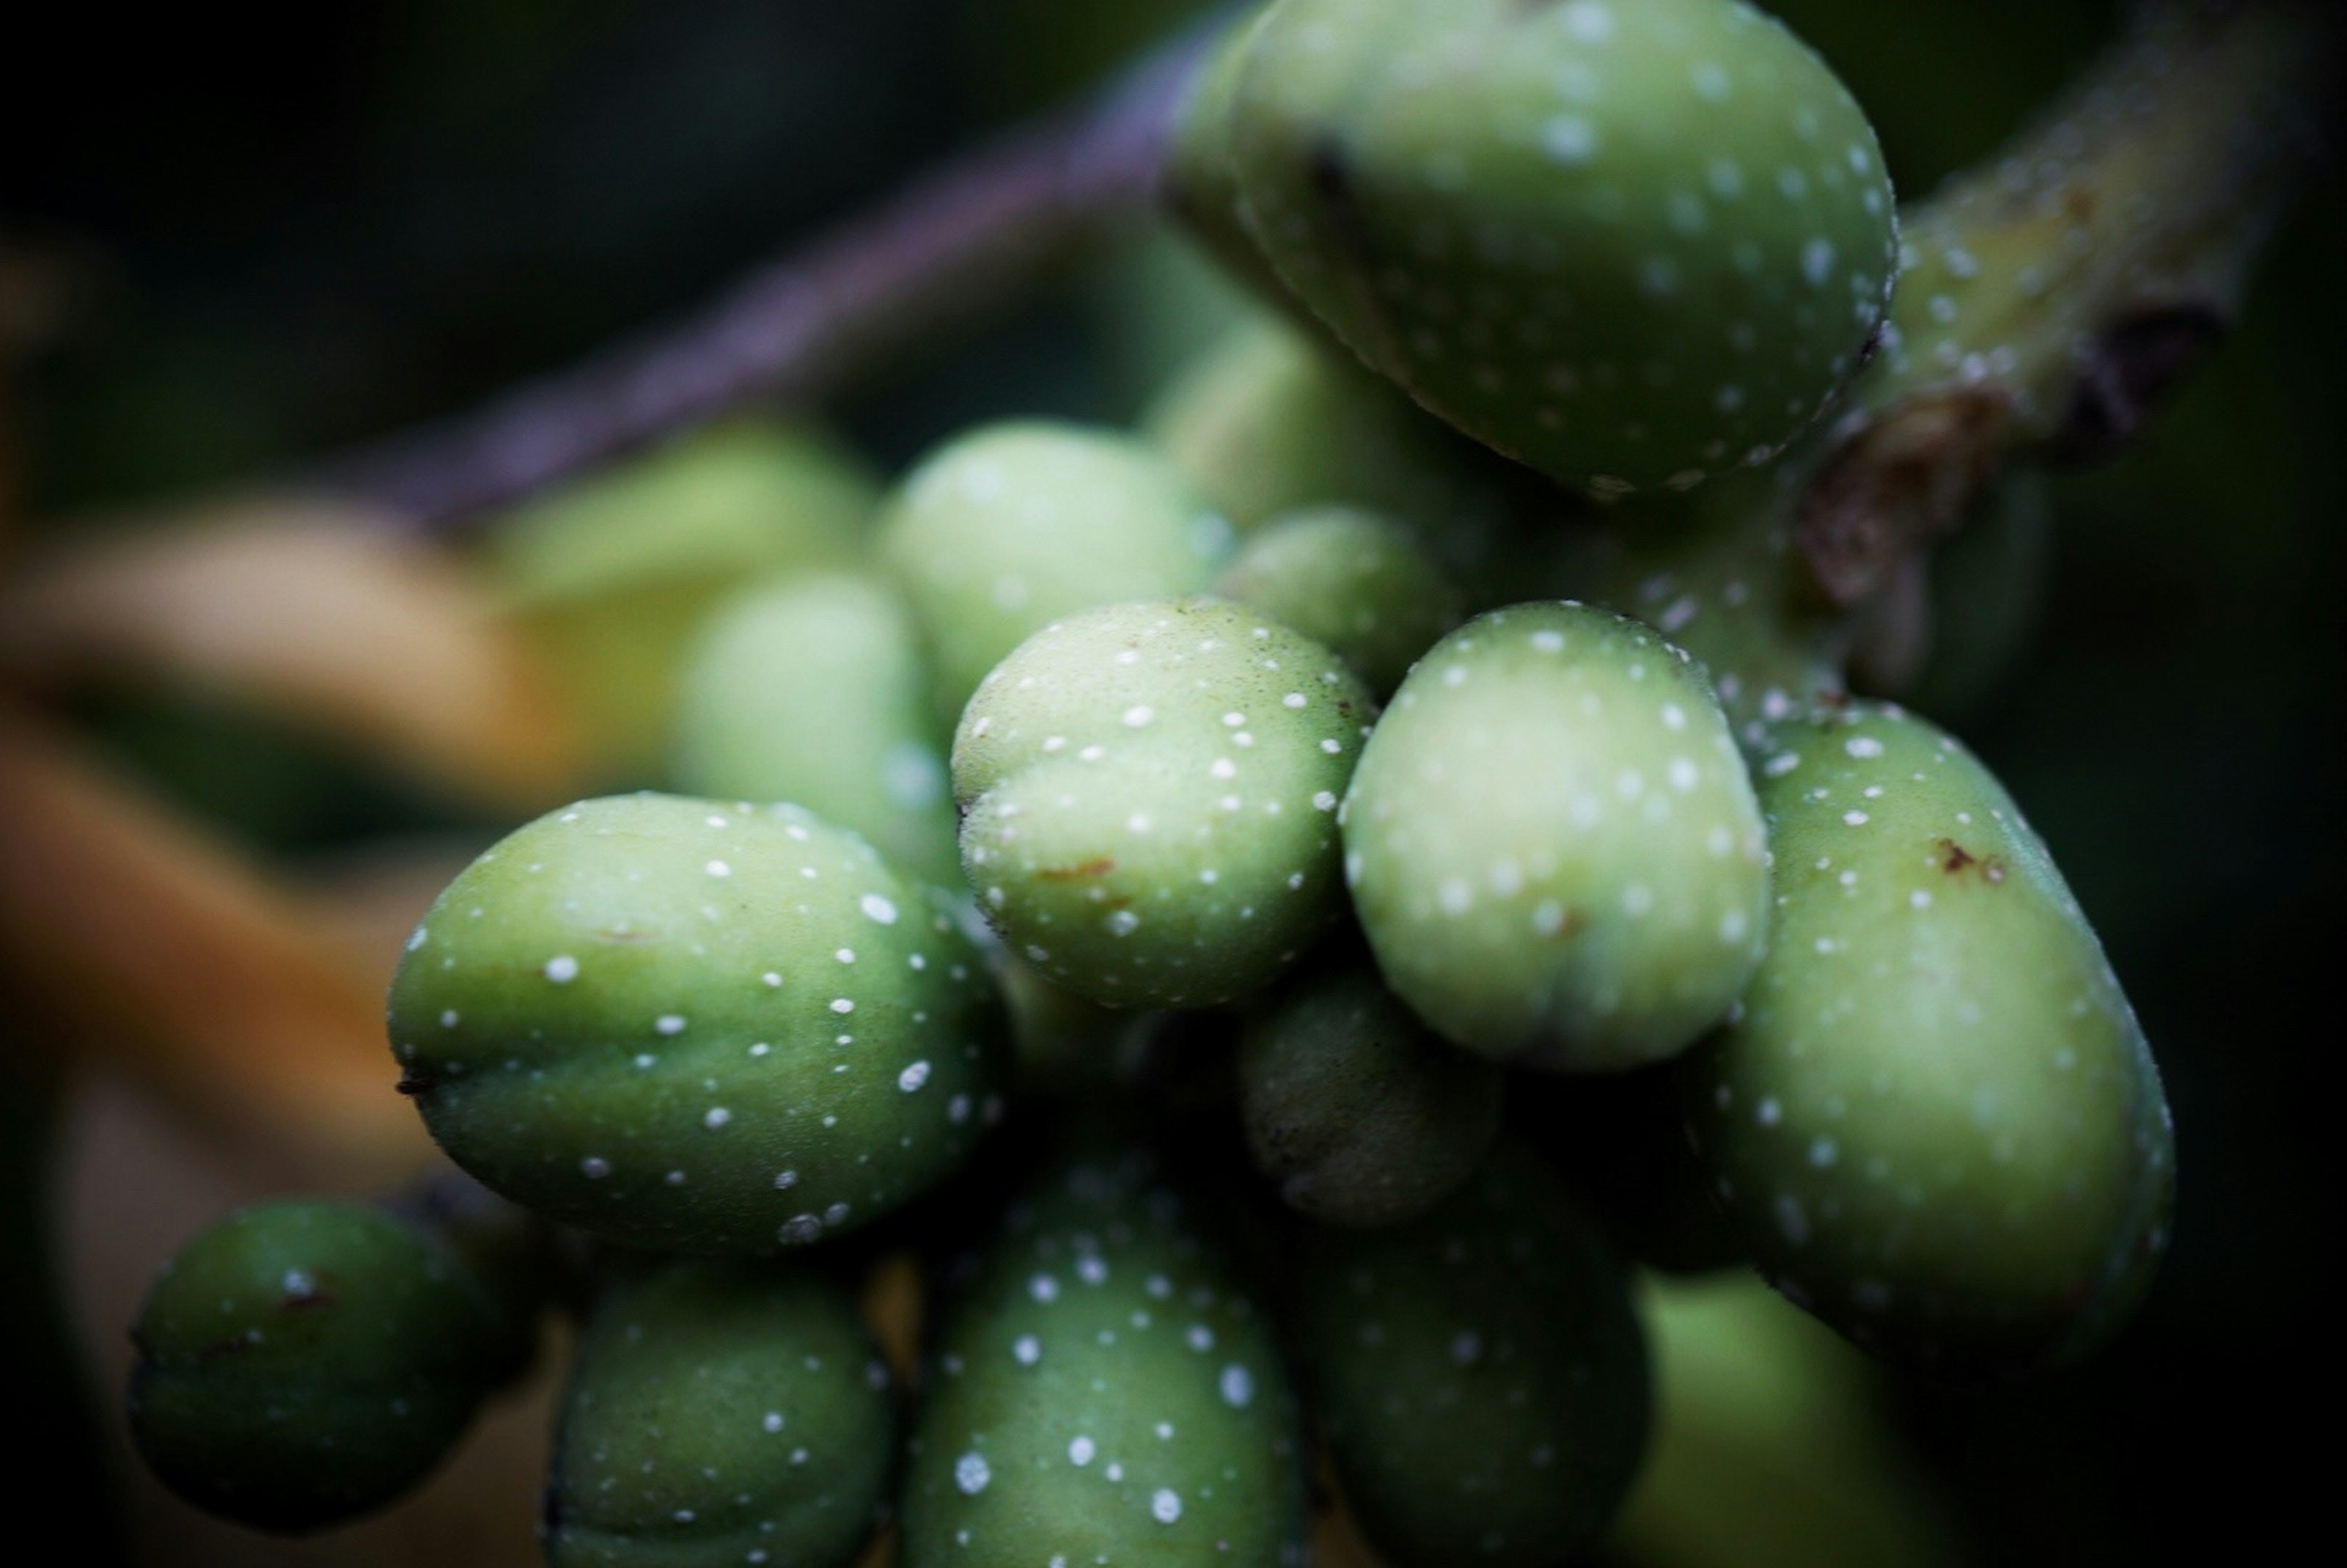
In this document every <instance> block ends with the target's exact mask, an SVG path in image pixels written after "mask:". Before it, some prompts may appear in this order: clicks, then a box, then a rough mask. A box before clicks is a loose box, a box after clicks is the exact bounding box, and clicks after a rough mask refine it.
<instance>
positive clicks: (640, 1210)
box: [391, 794, 1000, 1253]
mask: <svg viewBox="0 0 2347 1568" xmlns="http://www.w3.org/2000/svg"><path fill="white" fill-rule="evenodd" d="M999 1028H1000V1022H999V1007H998V1004H997V1002H996V999H995V997H994V995H993V989H992V987H991V985H990V984H989V981H988V979H987V977H986V973H985V967H984V963H983V961H982V960H981V959H980V958H979V955H978V953H977V952H976V951H975V949H973V948H971V946H970V944H969V940H968V939H967V938H964V937H963V936H962V935H961V933H960V931H959V930H958V928H957V927H956V926H955V925H954V923H953V922H952V921H951V920H950V919H948V917H947V916H946V915H945V914H944V913H942V912H941V911H939V910H938V909H935V908H933V907H931V905H930V902H929V899H928V895H927V894H926V893H925V892H924V891H923V889H922V888H921V886H919V885H918V884H917V883H915V882H913V881H911V880H910V879H908V878H907V877H905V876H902V875H900V874H899V873H897V872H896V871H894V870H892V869H891V868H890V867H889V866H888V865H887V862H885V861H884V860H882V859H881V858H880V856H878V855H877V854H876V852H875V851H874V850H873V849H872V847H871V846H870V845H867V844H866V843H865V842H864V840H862V839H861V838H858V837H856V835H853V834H849V833H846V832H843V831H841V830H840V829H838V828H835V827H831V826H829V825H825V823H824V822H823V821H821V820H820V819H819V818H817V817H815V815H812V814H810V813H808V812H805V811H803V810H801V809H800V808H798V807H796V806H792V805H775V806H750V805H742V804H723V803H720V802H715V801H706V800H694V799H689V798H686V797H683V796H679V795H654V794H641V795H627V796H617V797H612V798H608V799H603V800H591V801H582V802H580V803H579V804H577V805H573V806H570V807H568V808H566V809H564V810H561V811H558V812H553V813H549V814H548V815H546V816H543V817H540V818H539V819H538V821H536V822H534V823H531V824H529V825H528V826H526V827H523V828H521V829H519V830H518V831H517V832H515V833H513V834H512V835H509V836H507V838H506V839H505V840H503V841H502V842H501V843H499V844H498V845H497V846H496V847H495V848H493V849H491V850H490V851H488V852H487V854H486V855H484V856H481V858H480V859H478V860H477V861H475V862H474V863H473V865H472V866H469V867H468V868H466V871H465V872H464V873H463V874H462V875H460V876H458V877H457V878H456V881H455V882H453V883H451V884H450V885H449V886H448V888H447V890H446V892H444V893H443V894H442V895H441V896H440V898H439V900H438V901H437V902H436V903H435V904H434V905H433V907H432V909H431V912H430V913H429V914H427V915H426V916H425V918H424V923H423V924H422V925H421V926H419V927H416V931H415V936H414V937H413V938H411V939H410V941H409V944H408V948H407V951H406V953H405V956H404V957H403V958H402V960H401V963H400V967H399V972H398V975H397V977H396V979H395V980H394V982H393V985H392V993H391V1038H392V1042H393V1046H394V1049H395V1050H396V1052H397V1054H398V1056H399V1059H400V1061H401V1062H402V1063H403V1064H404V1065H405V1068H406V1070H407V1077H406V1079H405V1081H404V1083H403V1087H404V1088H405V1090H406V1091H408V1092H409V1093H411V1094H413V1095H414V1096H415V1102H416V1104H417V1107H418V1108H419V1109H420V1110H421V1111H422V1112H423V1113H424V1120H425V1123H426V1125H428V1126H429V1127H430V1128H431V1130H432V1134H433V1136H434V1137H435V1138H436V1139H438V1140H439V1142H440V1144H441V1146H442V1147H443V1148H444V1149H446V1151H447V1152H448V1153H449V1155H450V1157H451V1158H453V1159H455V1160H456V1163H458V1164H460V1165H462V1166H464V1167H465V1168H466V1170H468V1171H470V1172H471V1173H473V1174H474V1175H475V1176H477V1177H478V1178H479V1179H480V1181H481V1182H482V1184H484V1185H487V1186H488V1187H490V1188H491V1189H493V1190H495V1191H497V1192H499V1193H502V1194H505V1195H506V1196H507V1197H509V1198H512V1199H513V1200H515V1201H516V1202H518V1203H521V1204H528V1206H529V1207H531V1208H534V1209H536V1210H538V1212H539V1213H541V1214H546V1215H548V1217H549V1218H552V1219H556V1220H559V1221H561V1222H563V1223H565V1224H569V1225H579V1226H580V1227H581V1228H583V1229H586V1230H589V1231H593V1232H595V1233H596V1234H598V1235H604V1236H608V1237H610V1238H611V1239H613V1240H616V1241H620V1242H623V1243H626V1244H628V1245H636V1246H647V1247H657V1248H664V1249H671V1250H676V1251H685V1252H703V1253H766V1252H773V1251H774V1250H776V1249H778V1248H781V1247H788V1246H795V1245H801V1244H803V1243H805V1242H810V1241H814V1240H815V1239H817V1238H818V1237H820V1236H824V1235H831V1234H835V1233H837V1232H839V1231H842V1230H846V1229H849V1228H851V1227H853V1226H855V1225H861V1224H863V1223H864V1222H865V1221H866V1220H869V1219H872V1218H873V1217H875V1216H876V1215H877V1214H883V1213H885V1212H887V1210H889V1209H891V1208H893V1207H895V1206H896V1205H897V1204H900V1203H902V1202H904V1201H905V1200H907V1198H910V1197H912V1196H913V1195H914V1194H917V1193H918V1192H920V1191H921V1190H923V1189H924V1188H926V1187H928V1185H929V1184H932V1183H934V1182H936V1181H937V1180H938V1179H939V1178H940V1177H942V1176H944V1175H945V1174H946V1173H948V1171H950V1170H951V1169H953V1167H954V1166H955V1165H957V1164H958V1163H960V1161H961V1159H962V1157H963V1156H964V1155H965V1154H967V1153H969V1150H970V1148H971V1146H972V1145H973V1144H974V1143H976V1142H977V1140H978V1137H979V1132H980V1131H981V1129H982V1128H983V1127H984V1126H985V1125H986V1124H987V1123H988V1122H989V1120H991V1118H992V1116H993V1114H994V1112H995V1109H996V1106H997V1098H996V1097H997V1094H998V1091H999V1072H1000V1050H999Z"/></svg>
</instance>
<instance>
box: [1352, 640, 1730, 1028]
mask: <svg viewBox="0 0 2347 1568" xmlns="http://www.w3.org/2000/svg"><path fill="white" fill-rule="evenodd" d="M1344 825H1345V869H1346V877H1347V880H1348V882H1349V883H1350V885H1351V886H1352V891H1353V904H1354V908H1355V910H1356V912H1357V913H1358V916H1359V917H1360V922H1361V928H1362V929H1363V931H1365V932H1366V933H1367V934H1368V938H1369V945H1370V946H1371V948H1374V949H1375V950H1376V952H1377V957H1378V968H1380V969H1382V970H1383V971H1384V973H1385V977H1386V982H1387V983H1388V984H1389V985H1390V986H1391V987H1393V989H1394V990H1395V992H1396V993H1397V994H1399V996H1400V997H1401V999H1403V1000H1404V1001H1406V1002H1408V1003H1409V1005H1410V1007H1411V1008H1412V1009H1414V1010H1415V1011H1416V1012H1417V1013H1418V1014H1419V1017H1421V1018H1423V1019H1424V1020H1426V1021H1427V1022H1428V1023H1429V1024H1430V1025H1432V1026H1433V1028H1434V1029H1435V1030H1437V1031H1438V1032H1440V1033H1441V1034H1443V1035H1445V1036H1447V1037H1448V1038H1449V1039H1450V1040H1453V1041H1455V1042H1457V1043H1458V1044H1460V1045H1462V1046H1465V1047H1466V1048H1467V1049H1469V1050H1473V1051H1476V1052H1478V1053H1480V1054H1481V1055H1484V1056H1489V1057H1493V1058H1496V1059H1499V1060H1501V1061H1517V1062H1521V1063H1523V1064H1525V1065H1529V1066H1541V1067H1551V1068H1560V1069H1564V1070H1568V1071H1624V1070H1627V1069H1629V1068H1634V1067H1638V1066H1642V1065H1644V1064H1645V1063H1647V1062H1651V1061H1659V1060H1661V1059H1663V1058H1665V1057H1667V1056H1670V1055H1671V1054H1673V1053H1674V1052H1676V1051H1677V1050H1681V1049H1683V1048H1684V1047H1686V1045H1687V1044H1689V1043H1690V1042H1691V1041H1693V1040H1695V1038H1696V1036H1697V1035H1698V1034H1700V1033H1702V1032H1703V1030H1706V1028H1708V1027H1710V1025H1711V1024H1712V1023H1714V1022H1715V1021H1716V1020H1717V1019H1718V1018H1719V1017H1720V1015H1721V1014H1722V1013H1724V1012H1726V1011H1727V1008H1728V1006H1729V1005H1730V1004H1731V1003H1733V1002H1734V1001H1735V999H1736V998H1737V995H1738V993H1740V992H1741V991H1742V990H1743V989H1744V985H1745V982H1746V981H1747V979H1749V978H1750V976H1751V974H1752V969H1753V966H1754V965H1755V964H1757V963H1758V961H1759V957H1760V951H1761V948H1762V946H1763V944H1764V939H1765V937H1766V932H1767V925H1768V849H1767V845H1766V843H1765V840H1764V837H1763V835H1762V832H1761V825H1760V813H1759V808H1758V805H1757V804H1756V803H1755V802H1754V800H1753V795H1752V786H1751V784H1750V782H1749V780H1748V779H1747V776H1746V774H1745V768H1744V763H1743V760H1742V758H1741V757H1740V756H1739V755H1738V754H1737V750H1736V744H1735V742H1734V741H1733V740H1732V739H1731V738H1730V737H1729V735H1728V733H1727V721H1726V720H1725V719H1724V718H1722V717H1721V715H1720V712H1719V706H1718V704H1717V702H1714V701H1713V699H1712V695H1711V688H1710V685H1709V683H1708V682H1706V680H1705V679H1704V676H1703V673H1702V671H1700V670H1699V669H1697V668H1696V666H1695V665H1693V664H1692V663H1691V662H1690V661H1688V659H1687V657H1686V654H1685V653H1683V652H1681V651H1679V650H1677V649H1676V648H1674V647H1672V646H1671V645H1670V644H1669V643H1667V642H1665V641H1663V639H1662V638H1661V637H1659V636H1657V635H1656V634H1655V632H1654V631H1652V630H1649V629H1647V628H1646V627H1644V626H1642V625H1640V624H1639V623H1637V622H1636V621H1634V620H1624V619H1623V618H1621V617H1619V616H1615V615H1610V614H1608V613H1606V612H1604V611H1603V610H1593V609H1589V608H1587V607H1585V606H1583V605H1578V604H1573V603H1570V602H1566V603H1555V604H1524V605H1517V606H1514V607H1512V608H1511V609H1508V610H1494V611H1492V612H1491V614H1489V615H1485V616H1482V617H1480V618H1479V619H1477V620H1471V621H1470V622H1468V623H1467V625H1465V626H1463V627H1461V628H1460V629H1459V630H1457V631H1455V632H1452V633H1451V634H1450V636H1449V637H1447V638H1445V639H1443V641H1440V643H1437V644H1436V645H1435V647H1434V649H1433V650H1432V651H1430V652H1429V653H1428V654H1427V655H1426V657H1425V658H1423V659H1421V660H1419V662H1418V666H1417V668H1415V669H1414V670H1412V671H1410V675H1409V680H1407V681H1405V682H1402V686H1401V690H1400V691H1399V692H1397V693H1396V694H1395V696H1394V701H1393V706H1392V707H1391V708H1390V709H1389V710H1388V711H1387V712H1386V715H1385V717H1384V718H1383V719H1382V720H1380V721H1379V722H1378V726H1377V730H1376V733H1373V734H1372V735H1371V736H1370V737H1369V743H1368V746H1367V747H1365V748H1364V749H1363V751H1362V753H1361V765H1360V767H1359V769H1358V771H1357V772H1356V774H1354V777H1353V784H1352V789H1351V792H1350V794H1348V796H1347V797H1346V802H1345V811H1344Z"/></svg>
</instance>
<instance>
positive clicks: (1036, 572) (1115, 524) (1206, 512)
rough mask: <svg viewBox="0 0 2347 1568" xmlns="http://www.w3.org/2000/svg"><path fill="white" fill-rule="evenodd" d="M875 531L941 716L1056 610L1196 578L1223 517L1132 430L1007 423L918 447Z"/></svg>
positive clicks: (1178, 590)
mask: <svg viewBox="0 0 2347 1568" xmlns="http://www.w3.org/2000/svg"><path fill="white" fill-rule="evenodd" d="M877 544H878V548H879V553H880V557H881V559H882V560H883V561H884V562H886V563H887V566H888V569H890V571H891V572H892V573H893V574H894V575H895V577H896V579H897V583H898V584H899V586H901V587H902V588H903V589H904V590H905V595H906V597H907V599H908V600H910V601H911V603H912V605H913V608H914V610H915V611H916V613H917V615H918V616H919V618H920V622H921V625H922V627H923V628H924V629H925V630H926V631H927V632H928V639H929V648H930V654H931V657H932V660H933V663H934V669H935V672H936V678H937V701H938V710H939V712H940V713H941V714H942V715H943V717H944V719H945V721H946V722H947V723H953V722H954V721H955V720H956V719H958V717H959V716H960V714H961V710H962V704H963V703H965V702H968V701H969V695H970V693H971V692H974V691H976V690H977V689H978V683H979V681H980V680H982V679H984V678H985V675H986V672H987V671H989V670H991V669H993V668H994V666H995V665H996V664H997V663H999V661H1001V660H1002V659H1003V657H1004V656H1005V655H1007V654H1008V653H1010V651H1011V650H1012V649H1014V648H1016V647H1018V646H1019V644H1020V642H1021V641H1025V639H1026V638H1027V637H1029V636H1030V634H1032V633H1034V632H1036V631H1038V630H1041V629H1042V628H1043V627H1044V626H1045V625H1047V624H1049V623H1050V622H1051V620H1054V619H1056V618H1058V617H1060V616H1063V615H1068V614H1071V613H1073V612H1075V611H1077V610H1090V609H1092V607H1093V606H1094V605H1101V604H1113V603H1117V602H1120V601H1122V600H1136V599H1164V598H1169V597H1172V596H1173V595H1175V594H1183V593H1195V592H1197V591H1199V590H1200V589H1204V588H1205V587H1206V585H1207V584H1208V583H1210V582H1212V581H1213V580H1214V573H1215V571H1216V570H1217V569H1219V568H1220V567H1221V566H1222V564H1223V561H1224V559H1225V558H1226V557H1227V556H1228V555H1229V554H1230V546H1231V526H1230V523H1229V521H1228V519H1226V518H1224V517H1223V515H1222V514H1221V513H1219V512H1217V511H1216V510H1215V509H1214V507H1212V506H1211V505H1209V504H1208V503H1207V501H1206V500H1205V499H1204V497H1202V496H1200V495H1199V494H1198V493H1197V491H1196V490H1194V488H1192V487H1191V485H1190V482H1189V481H1188V480H1187V479H1186V478H1184V477H1183V475H1182V474H1181V472H1180V471H1179V470H1178V469H1176V468H1175V467H1174V466H1173V465H1172V464H1171V463H1169V462H1167V461H1166V460H1165V459H1164V458H1163V457H1162V456H1159V455H1158V454H1157V453H1156V452H1154V451H1153V450H1152V449H1151V448H1150V447H1149V446H1146V445H1145V444H1143V443H1142V442H1140V441H1137V440H1135V439H1133V437H1131V436H1124V435H1121V434H1118V433H1116V432H1112V431H1105V430H1092V429H1086V428H1083V427H1081V426H1078V425H1049V424H1042V423H1014V424H1007V425H988V426H985V427H983V428H981V429H979V430H974V431H971V432H970V433H969V434H968V435H965V436H958V437H956V438H955V439H954V440H952V441H950V442H948V444H947V445H946V446H943V447H940V448H939V449H938V451H936V452H934V453H932V454H930V455H929V456H928V457H926V458H924V459H922V461H921V463H920V465H919V466H917V467H916V468H915V469H914V470H913V472H912V473H911V474H909V475H907V477H906V478H905V481H904V483H903V484H902V485H900V486H899V487H897V491H896V494H895V495H894V496H893V497H891V498H890V500H889V502H888V505H887V507H886V508H885V509H884V510H883V512H882V514H881V518H880V532H879V537H878V540H877Z"/></svg>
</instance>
